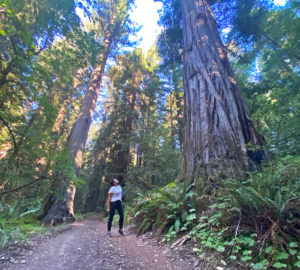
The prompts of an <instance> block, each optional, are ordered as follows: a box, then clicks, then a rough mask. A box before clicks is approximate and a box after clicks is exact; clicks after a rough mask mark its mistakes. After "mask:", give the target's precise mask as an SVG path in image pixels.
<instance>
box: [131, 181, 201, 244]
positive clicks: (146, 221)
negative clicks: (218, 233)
mask: <svg viewBox="0 0 300 270" xmlns="http://www.w3.org/2000/svg"><path fill="white" fill-rule="evenodd" d="M191 189H192V187H191V186H189V187H186V186H185V185H184V184H180V185H176V183H174V182H172V183H170V184H168V185H167V186H165V187H162V188H160V189H158V190H156V191H152V192H149V193H146V194H138V195H137V199H136V200H135V201H134V209H133V211H134V212H135V214H134V220H135V222H136V223H137V224H138V225H139V227H138V228H139V229H138V230H139V232H140V233H144V232H147V231H149V230H152V229H156V230H157V233H158V234H161V233H165V232H168V233H167V234H166V240H171V239H174V238H175V237H176V235H177V234H179V233H180V232H182V231H185V230H187V229H188V228H190V227H191V225H192V224H193V222H194V220H195V219H196V215H195V213H194V211H195V209H194V205H193V204H192V203H190V198H191V196H193V191H192V190H191ZM187 191H188V192H187Z"/></svg>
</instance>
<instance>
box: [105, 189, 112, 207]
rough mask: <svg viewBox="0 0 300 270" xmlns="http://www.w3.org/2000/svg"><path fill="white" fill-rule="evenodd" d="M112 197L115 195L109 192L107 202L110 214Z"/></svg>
mask: <svg viewBox="0 0 300 270" xmlns="http://www.w3.org/2000/svg"><path fill="white" fill-rule="evenodd" d="M112 195H113V194H112V193H110V192H108V196H107V201H106V205H107V211H108V212H109V211H110V200H111V197H112Z"/></svg>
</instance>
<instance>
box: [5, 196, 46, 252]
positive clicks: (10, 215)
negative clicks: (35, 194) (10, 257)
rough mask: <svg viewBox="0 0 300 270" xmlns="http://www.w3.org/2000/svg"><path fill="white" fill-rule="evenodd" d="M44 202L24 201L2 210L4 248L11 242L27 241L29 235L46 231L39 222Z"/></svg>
mask: <svg viewBox="0 0 300 270" xmlns="http://www.w3.org/2000/svg"><path fill="white" fill-rule="evenodd" d="M41 208H42V202H41V200H38V199H33V200H31V201H30V200H27V199H23V200H21V201H20V202H17V201H13V202H12V203H11V204H4V205H3V206H2V207H1V208H0V239H1V245H0V246H2V247H5V246H6V245H7V244H8V243H9V242H10V241H11V240H21V239H27V238H28V237H29V235H33V234H36V233H41V232H43V231H44V230H45V229H44V228H43V227H42V226H41V223H40V222H39V221H38V218H37V216H38V214H39V213H40V211H41Z"/></svg>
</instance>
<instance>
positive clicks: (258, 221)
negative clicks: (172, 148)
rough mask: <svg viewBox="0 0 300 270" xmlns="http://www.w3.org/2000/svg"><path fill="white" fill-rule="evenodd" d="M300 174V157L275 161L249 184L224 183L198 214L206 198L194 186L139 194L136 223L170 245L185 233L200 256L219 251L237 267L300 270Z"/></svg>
mask: <svg viewBox="0 0 300 270" xmlns="http://www.w3.org/2000/svg"><path fill="white" fill-rule="evenodd" d="M299 176H300V157H292V156H287V157H285V158H283V159H280V160H276V161H272V162H271V163H270V164H267V165H265V166H264V167H263V168H262V169H261V170H260V171H259V172H255V173H252V174H251V175H250V176H249V178H248V179H246V180H244V181H239V180H234V179H228V180H225V181H224V182H223V184H222V186H221V187H220V189H219V194H218V196H217V197H210V198H207V202H208V203H210V206H209V207H208V209H207V210H206V211H204V212H201V213H200V212H199V211H198V212H197V210H195V208H196V207H195V205H196V204H197V200H198V199H199V198H200V197H201V196H199V195H198V196H197V198H196V196H195V194H194V192H193V186H189V187H185V186H184V184H180V185H176V184H175V183H172V184H170V185H167V186H165V187H163V188H160V189H158V190H155V191H152V192H148V193H147V194H144V195H142V194H140V195H139V196H138V198H137V199H136V202H135V207H134V211H135V222H136V223H137V224H138V225H139V231H140V232H141V233H143V232H146V231H149V230H152V229H156V230H157V232H158V233H164V234H165V237H164V239H165V240H166V241H173V240H175V239H176V237H177V236H178V234H180V233H182V232H184V233H185V235H186V236H187V238H191V239H193V240H194V241H195V242H196V243H197V248H194V251H195V252H197V254H198V255H199V256H200V257H207V255H208V254H207V253H209V254H211V253H214V254H215V255H216V256H215V257H216V258H218V259H220V260H224V261H226V263H227V266H232V267H234V269H249V268H251V269H296V268H297V267H300V244H299V240H300V178H299ZM202 197H203V196H202ZM196 199H197V200H196ZM191 202H193V203H191Z"/></svg>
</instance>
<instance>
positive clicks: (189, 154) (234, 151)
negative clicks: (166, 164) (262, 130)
mask: <svg viewBox="0 0 300 270" xmlns="http://www.w3.org/2000/svg"><path fill="white" fill-rule="evenodd" d="M181 8H182V17H183V36H184V37H183V39H184V90H185V138H184V144H183V148H184V154H183V155H184V162H183V174H184V177H186V178H187V179H191V178H195V179H197V180H196V184H197V185H198V186H199V185H200V184H201V183H203V180H204V181H206V183H207V184H209V185H210V184H214V183H215V182H217V181H218V179H221V178H224V177H238V176H241V175H243V173H244V171H245V169H247V168H248V166H249V158H248V151H247V144H252V145H254V146H259V145H262V144H264V138H263V137H262V136H261V135H260V134H259V133H258V132H257V131H256V129H255V128H254V126H253V124H252V122H251V120H250V118H249V113H248V110H247V108H246V106H245V104H244V102H243V100H242V97H241V94H240V92H239V89H238V87H237V84H236V80H235V78H234V75H233V71H232V69H231V66H230V63H229V60H228V57H227V53H226V51H225V49H224V46H223V44H222V41H221V39H220V35H219V33H218V30H217V25H216V22H215V20H214V17H213V14H212V12H211V10H210V8H209V6H208V4H207V1H206V0H181Z"/></svg>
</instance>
